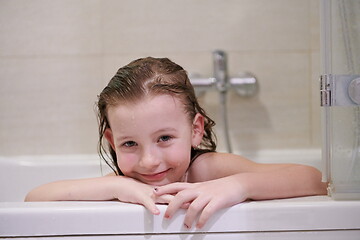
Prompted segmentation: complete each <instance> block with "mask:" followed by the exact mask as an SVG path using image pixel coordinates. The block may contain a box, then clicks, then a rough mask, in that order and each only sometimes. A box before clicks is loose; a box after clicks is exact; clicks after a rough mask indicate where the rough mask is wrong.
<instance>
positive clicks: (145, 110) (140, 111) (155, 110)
mask: <svg viewBox="0 0 360 240" xmlns="http://www.w3.org/2000/svg"><path fill="white" fill-rule="evenodd" d="M162 113H163V114H176V115H185V114H186V112H185V111H184V104H183V103H182V102H181V101H180V99H179V98H177V97H174V96H171V95H166V94H163V95H155V96H146V97H144V98H142V99H141V100H139V101H135V102H133V101H132V102H128V101H124V102H120V103H118V104H116V105H114V106H110V107H109V109H108V117H109V118H111V115H114V114H115V115H117V116H118V117H119V116H123V117H126V116H128V114H131V115H132V116H133V115H134V114H135V115H138V116H144V117H145V116H146V115H149V114H150V115H151V114H162Z"/></svg>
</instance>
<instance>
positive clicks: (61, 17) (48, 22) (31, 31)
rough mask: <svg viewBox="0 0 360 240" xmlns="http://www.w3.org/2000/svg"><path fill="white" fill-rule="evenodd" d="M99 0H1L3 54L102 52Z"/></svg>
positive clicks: (0, 54) (1, 42) (1, 48)
mask: <svg viewBox="0 0 360 240" xmlns="http://www.w3.org/2000/svg"><path fill="white" fill-rule="evenodd" d="M99 3H100V2H99V0H52V1H46V0H32V1H23V0H11V1H4V0H3V1H1V7H0V35H1V38H0V56H14V55H15V56H19V55H26V56H29V55H30V56H33V55H34V56H39V55H54V54H58V55H69V54H70V55H77V54H80V55H84V54H99V53H101V51H102V42H101V37H102V36H101V34H100V31H101V25H100V24H101V12H100V11H99V7H100V6H99Z"/></svg>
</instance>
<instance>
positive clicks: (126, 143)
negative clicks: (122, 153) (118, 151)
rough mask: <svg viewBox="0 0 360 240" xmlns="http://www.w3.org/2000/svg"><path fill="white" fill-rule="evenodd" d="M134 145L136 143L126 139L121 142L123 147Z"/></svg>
mask: <svg viewBox="0 0 360 240" xmlns="http://www.w3.org/2000/svg"><path fill="white" fill-rule="evenodd" d="M136 145H137V144H136V142H134V141H127V142H125V143H123V146H125V147H134V146H136Z"/></svg>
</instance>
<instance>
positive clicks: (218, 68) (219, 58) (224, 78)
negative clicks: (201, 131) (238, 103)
mask: <svg viewBox="0 0 360 240" xmlns="http://www.w3.org/2000/svg"><path fill="white" fill-rule="evenodd" d="M212 56H213V64H214V66H213V67H214V76H213V77H211V78H196V77H195V76H193V77H190V81H191V83H192V85H193V86H194V88H195V91H196V92H197V94H198V95H201V94H202V93H204V92H206V91H207V90H208V89H210V88H213V87H214V86H216V89H217V90H218V91H219V93H220V107H221V108H220V110H221V112H222V114H221V115H222V118H223V128H224V137H225V145H226V149H227V151H228V152H229V153H231V152H232V147H231V142H230V135H229V126H228V114H227V104H226V99H227V97H226V96H227V92H228V90H229V89H231V88H234V89H235V90H236V92H237V93H238V95H240V96H242V97H251V96H254V95H255V94H256V93H257V91H258V83H257V79H256V78H255V76H253V75H252V74H250V73H245V74H242V75H241V76H238V77H234V78H229V76H228V71H227V56H226V53H225V52H224V51H222V50H216V51H214V52H213V54H212Z"/></svg>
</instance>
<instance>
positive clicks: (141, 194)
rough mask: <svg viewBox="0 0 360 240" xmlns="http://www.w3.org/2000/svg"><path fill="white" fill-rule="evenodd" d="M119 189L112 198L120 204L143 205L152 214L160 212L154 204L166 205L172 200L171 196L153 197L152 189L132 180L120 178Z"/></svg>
mask: <svg viewBox="0 0 360 240" xmlns="http://www.w3.org/2000/svg"><path fill="white" fill-rule="evenodd" d="M120 178H121V187H120V188H118V190H117V191H116V192H115V195H114V198H115V199H118V200H119V201H121V202H128V203H136V204H140V205H143V206H144V207H145V208H147V209H148V210H149V211H150V212H151V213H152V214H155V215H159V214H160V211H159V209H158V208H157V207H156V205H155V204H156V203H160V204H167V203H169V202H170V201H171V200H172V199H173V197H174V196H173V195H170V194H162V195H155V193H154V187H153V186H151V185H148V184H145V183H142V182H140V181H137V180H135V179H132V178H127V177H122V176H120Z"/></svg>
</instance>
